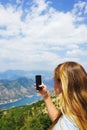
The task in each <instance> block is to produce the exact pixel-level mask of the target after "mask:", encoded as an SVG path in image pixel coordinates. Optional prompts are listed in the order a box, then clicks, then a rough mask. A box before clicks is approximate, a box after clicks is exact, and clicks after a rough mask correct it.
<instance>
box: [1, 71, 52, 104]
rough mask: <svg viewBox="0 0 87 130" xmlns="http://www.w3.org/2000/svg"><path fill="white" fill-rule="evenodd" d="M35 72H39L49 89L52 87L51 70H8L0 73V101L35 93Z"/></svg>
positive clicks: (3, 101)
mask: <svg viewBox="0 0 87 130" xmlns="http://www.w3.org/2000/svg"><path fill="white" fill-rule="evenodd" d="M36 74H41V75H42V81H43V83H44V84H45V85H47V88H48V89H49V90H50V89H52V87H53V77H52V73H51V72H47V71H45V72H44V71H21V70H8V71H6V72H3V73H0V103H5V102H9V101H10V100H16V99H19V98H22V97H24V96H31V95H36V94H37V92H36V90H35V88H34V83H35V75H36Z"/></svg>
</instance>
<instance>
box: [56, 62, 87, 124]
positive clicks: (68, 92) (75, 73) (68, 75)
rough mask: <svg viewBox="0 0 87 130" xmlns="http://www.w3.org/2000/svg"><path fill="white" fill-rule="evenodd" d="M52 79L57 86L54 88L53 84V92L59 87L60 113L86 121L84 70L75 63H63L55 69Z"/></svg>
mask: <svg viewBox="0 0 87 130" xmlns="http://www.w3.org/2000/svg"><path fill="white" fill-rule="evenodd" d="M54 79H55V81H56V82H57V83H58V84H59V85H56V86H55V82H54V87H55V91H56V90H57V89H58V88H57V87H61V91H60V92H61V94H60V106H61V110H62V112H63V113H65V114H68V115H73V117H74V116H76V117H78V118H79V117H81V119H82V118H83V120H85V119H87V73H86V71H85V70H84V68H83V67H82V66H81V65H80V64H78V63H76V62H64V63H62V64H60V65H58V66H57V67H56V69H55V71H54ZM56 93H57V92H56ZM86 123H87V122H86Z"/></svg>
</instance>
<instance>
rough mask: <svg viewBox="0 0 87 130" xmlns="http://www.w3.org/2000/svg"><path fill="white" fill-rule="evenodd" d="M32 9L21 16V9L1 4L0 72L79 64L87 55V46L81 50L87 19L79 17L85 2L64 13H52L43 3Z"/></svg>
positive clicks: (86, 37)
mask: <svg viewBox="0 0 87 130" xmlns="http://www.w3.org/2000/svg"><path fill="white" fill-rule="evenodd" d="M16 2H17V3H21V1H20V0H17V1H16ZM22 4H23V2H22ZM31 5H32V6H31V7H30V6H29V8H27V9H26V11H25V12H23V11H24V10H23V9H22V7H21V5H20V6H19V7H16V6H12V5H11V4H7V6H3V5H1V4H0V62H1V65H2V66H1V69H3V70H4V69H14V68H15V69H20V68H21V69H37V68H39V69H50V70H51V69H53V67H54V66H56V64H58V63H59V62H62V61H65V60H71V59H72V60H77V61H82V60H81V59H82V58H83V57H85V55H87V53H86V51H85V49H86V48H87V46H85V47H86V48H85V49H82V48H80V47H81V46H84V45H86V44H87V24H86V22H85V21H84V20H85V19H86V16H83V15H82V14H83V12H84V14H86V11H87V2H78V3H77V4H76V5H75V6H74V9H73V10H72V11H71V12H67V13H64V12H59V11H57V10H55V9H54V8H52V7H51V6H50V3H49V2H48V3H47V2H46V1H45V0H39V1H38V0H35V1H33V2H32V4H31ZM78 10H80V14H78V15H77V12H78ZM78 22H82V23H78ZM84 52H85V53H84ZM84 54H85V55H84ZM72 55H73V57H72ZM79 55H80V57H79ZM7 63H8V64H7ZM84 63H85V61H84ZM45 66H46V67H45Z"/></svg>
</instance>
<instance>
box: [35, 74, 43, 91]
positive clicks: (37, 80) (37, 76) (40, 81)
mask: <svg viewBox="0 0 87 130" xmlns="http://www.w3.org/2000/svg"><path fill="white" fill-rule="evenodd" d="M35 80H36V89H37V90H40V89H41V88H40V87H39V85H41V84H42V77H41V75H36V76H35Z"/></svg>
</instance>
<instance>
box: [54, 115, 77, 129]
mask: <svg viewBox="0 0 87 130" xmlns="http://www.w3.org/2000/svg"><path fill="white" fill-rule="evenodd" d="M53 130H79V128H78V127H77V125H76V124H75V122H74V121H72V120H71V119H70V118H69V117H68V116H66V115H63V116H61V117H60V118H59V120H58V122H57V123H56V125H55V126H54V128H53Z"/></svg>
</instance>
